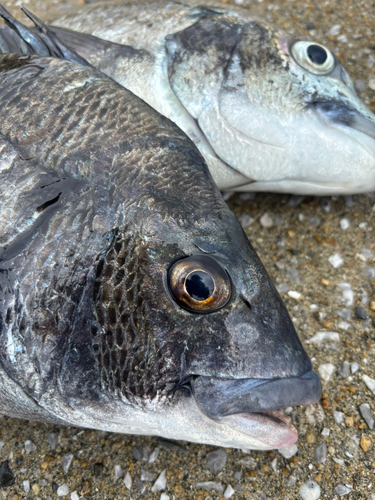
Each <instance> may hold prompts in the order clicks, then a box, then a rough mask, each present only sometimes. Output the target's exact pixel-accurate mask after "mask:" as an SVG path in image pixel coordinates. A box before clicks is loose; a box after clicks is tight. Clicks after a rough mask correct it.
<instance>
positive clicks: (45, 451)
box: [0, 0, 375, 500]
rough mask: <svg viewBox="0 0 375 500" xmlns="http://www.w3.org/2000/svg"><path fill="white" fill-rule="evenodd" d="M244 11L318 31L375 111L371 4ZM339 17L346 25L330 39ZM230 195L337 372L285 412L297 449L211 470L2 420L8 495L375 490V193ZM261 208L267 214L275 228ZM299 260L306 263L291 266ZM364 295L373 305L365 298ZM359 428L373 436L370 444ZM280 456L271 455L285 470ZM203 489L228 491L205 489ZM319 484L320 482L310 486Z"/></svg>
mask: <svg viewBox="0 0 375 500" xmlns="http://www.w3.org/2000/svg"><path fill="white" fill-rule="evenodd" d="M16 3H18V0H8V1H4V3H3V4H4V6H5V7H6V8H7V9H9V10H11V12H12V13H16V14H17V16H18V18H19V19H21V18H22V19H23V17H21V16H20V15H19V7H15V5H16ZM24 3H25V4H26V6H27V7H28V8H29V9H31V10H32V11H33V12H35V14H36V15H39V16H40V17H41V18H42V19H48V18H49V17H50V18H53V17H55V16H56V15H61V14H62V13H65V12H66V11H67V6H68V5H69V4H70V5H73V4H77V0H61V1H57V0H56V1H55V0H29V1H28V2H24ZM200 3H201V4H202V3H204V2H200ZM46 6H47V9H46ZM243 6H244V7H249V6H251V9H252V10H253V11H254V12H256V13H257V14H258V15H260V16H261V17H263V18H266V19H267V20H268V21H270V22H274V23H276V24H277V25H279V26H280V27H282V28H285V29H287V30H289V31H292V32H294V33H295V34H296V35H297V33H301V34H302V35H304V36H306V35H309V36H311V37H312V39H314V40H316V41H317V42H319V43H323V44H327V45H328V46H329V47H331V49H332V50H333V51H334V53H335V54H336V55H337V56H338V57H339V58H340V59H341V60H342V61H343V62H344V63H345V66H346V67H347V69H348V71H349V73H350V74H351V76H352V78H353V80H354V81H355V82H356V89H357V91H358V93H359V94H360V96H361V98H362V99H364V101H365V102H366V103H367V105H368V106H369V107H370V108H371V109H372V111H373V112H374V111H375V93H374V89H373V88H372V83H371V82H372V81H373V80H374V78H375V75H374V68H375V50H374V49H373V48H369V46H375V32H374V26H375V23H374V6H373V1H372V0H358V1H356V2H352V1H351V0H341V1H340V2H338V1H333V0H327V1H325V2H302V0H274V1H271V0H263V1H262V2H259V1H253V0H244V1H243ZM270 7H271V8H270ZM51 10H54V13H52V12H51ZM335 25H339V26H340V30H339V31H338V32H337V34H331V35H328V32H330V30H332V28H333V27H334V26H335ZM336 31H337V28H336ZM334 33H335V31H334ZM342 35H345V38H344V39H343V38H342ZM339 37H340V38H339ZM345 39H346V40H347V42H345V41H344V40H345ZM362 82H363V83H364V84H363V83H362ZM228 204H229V206H230V208H231V209H232V210H233V211H234V213H235V215H236V216H237V217H238V218H240V219H241V222H242V224H243V227H244V230H245V232H246V234H247V235H248V237H249V239H250V240H251V242H252V244H253V246H254V248H255V250H256V251H257V252H258V254H259V256H260V258H261V259H262V261H263V263H264V265H265V266H266V268H267V270H268V271H269V273H270V275H271V277H272V279H273V281H274V283H275V285H276V286H277V287H278V290H279V291H280V293H281V296H282V299H283V300H284V301H285V303H286V305H287V307H288V309H289V312H290V314H291V317H292V318H293V322H294V325H295V327H296V329H297V331H298V334H299V336H300V338H301V341H302V342H303V344H304V346H305V348H306V350H307V352H308V354H309V356H310V358H311V359H312V364H313V369H314V370H315V371H318V368H319V367H321V366H324V365H332V366H334V367H338V369H337V370H336V371H333V372H332V373H331V374H330V378H329V379H328V380H326V383H325V384H324V387H323V397H322V401H321V403H320V404H318V405H314V406H313V407H308V408H307V409H306V408H292V409H291V411H290V412H288V416H289V418H290V419H291V421H292V423H293V424H294V425H295V426H296V428H297V429H298V432H299V441H298V446H296V447H295V448H294V449H293V451H291V452H289V453H288V452H286V451H284V450H280V452H279V451H276V450H273V451H268V452H267V451H250V452H249V453H250V454H248V452H246V453H244V452H243V451H241V450H230V449H226V450H225V453H226V456H227V461H226V464H225V466H224V467H223V468H222V469H221V470H220V471H218V472H217V473H214V472H212V471H211V470H210V469H209V468H208V466H207V455H208V454H209V453H211V452H214V451H216V450H217V447H213V446H208V445H202V444H193V443H170V442H167V441H165V440H159V439H157V438H155V437H147V436H143V437H142V436H126V435H120V434H110V433H106V432H100V431H92V430H85V431H84V433H83V434H81V435H77V434H78V433H79V431H78V430H77V429H75V428H70V427H60V428H59V427H58V426H55V425H52V424H39V423H36V422H32V421H22V420H17V419H11V418H8V417H4V418H3V419H1V420H0V422H1V425H0V427H1V428H0V443H2V447H1V446H0V448H1V449H0V487H1V488H2V489H1V490H0V500H5V499H6V498H7V497H9V499H12V498H13V499H14V500H16V499H21V498H25V499H26V498H30V499H31V498H33V499H34V498H35V499H38V498H39V499H43V500H46V499H48V498H49V499H53V500H55V499H56V498H57V491H58V489H59V488H60V487H62V486H63V485H65V486H66V487H67V488H68V493H66V495H65V496H66V498H68V499H69V498H70V500H77V498H81V497H82V496H83V498H90V500H91V499H92V500H120V499H121V500H122V499H123V498H130V497H131V498H132V499H133V500H139V499H140V498H141V493H140V492H141V491H142V492H143V495H142V499H144V500H151V499H153V500H154V499H155V498H158V499H160V500H172V499H173V498H175V499H176V500H183V499H187V500H190V499H194V500H204V499H205V498H207V497H208V498H212V499H215V500H216V499H220V498H222V496H223V495H224V498H229V495H232V498H235V499H236V498H241V499H242V498H249V499H250V498H251V499H252V500H265V499H267V500H271V499H272V500H273V499H276V498H279V499H280V500H284V499H285V500H289V499H297V498H306V499H307V500H309V497H302V496H301V494H300V488H301V487H302V486H304V485H306V484H308V483H310V482H312V481H314V483H315V484H316V485H318V486H319V488H320V491H321V493H319V495H320V497H321V498H328V499H333V498H335V497H336V498H339V496H340V495H343V496H344V498H345V499H348V500H357V499H361V498H369V499H371V500H373V499H375V458H374V442H375V438H374V430H373V425H374V424H373V418H374V412H375V375H374V366H375V335H374V326H373V321H375V320H374V318H375V263H374V258H373V255H374V254H375V239H374V231H375V195H374V194H370V195H355V196H346V197H345V198H344V197H339V196H336V197H325V198H324V199H323V200H321V199H319V198H314V197H307V196H306V197H304V196H288V195H276V194H258V195H256V194H254V193H242V194H238V195H237V194H235V195H229V197H228ZM373 207H374V208H373ZM266 214H267V216H268V217H269V218H270V219H271V220H272V225H270V226H268V227H267V219H268V217H267V218H266V219H264V216H265V215H266ZM241 217H242V218H241ZM262 217H263V218H262ZM261 218H262V221H263V224H264V222H265V221H266V226H264V225H262V223H261ZM343 220H347V221H348V223H349V226H347V224H344V228H345V229H344V228H343V227H342V225H341V221H343ZM364 250H367V251H368V252H365V251H364ZM369 252H370V253H371V254H372V256H371V255H370V254H369ZM337 256H338V257H337ZM293 257H294V258H297V259H298V262H297V263H295V262H291V258H293ZM333 257H335V258H334V260H333V263H332V262H331V260H332V258H333ZM276 262H282V263H284V267H283V268H279V267H278V266H276V265H275V263H276ZM334 264H335V265H334ZM288 267H292V268H293V269H295V270H297V272H298V277H299V282H298V283H296V281H294V280H293V276H292V275H287V274H286V269H287V268H288ZM342 283H345V284H347V285H348V287H347V288H346V290H347V291H349V290H351V292H352V295H351V304H350V305H348V306H346V305H345V304H346V302H347V301H348V299H349V297H347V298H346V299H345V298H344V294H343V290H342V288H340V286H339V285H340V284H342ZM281 285H282V286H281ZM349 287H350V288H349ZM289 291H292V292H297V293H298V294H299V295H298V299H295V298H294V297H291V296H290V295H288V292H289ZM344 291H345V290H344ZM364 292H366V294H367V297H368V299H367V302H366V303H363V302H362V300H363V298H364V297H366V296H364V295H363V293H364ZM343 299H344V301H343ZM371 304H373V305H371ZM357 307H361V308H363V310H364V311H365V312H366V314H367V317H366V319H359V318H358V317H357V314H356V308H357ZM344 323H345V325H344ZM339 325H341V327H340V326H339ZM343 326H344V328H342V327H343ZM317 332H334V333H337V332H340V341H336V340H332V339H327V340H324V341H321V342H310V343H307V341H308V340H312V338H313V336H314V335H316V334H317ZM330 343H334V344H336V349H332V348H328V346H329V345H330ZM345 361H347V362H348V363H349V364H350V373H349V376H348V377H346V376H343V375H342V368H343V366H344V362H345ZM345 366H347V365H345ZM346 373H347V371H346V368H345V375H346ZM371 419H372V420H371ZM371 422H372V423H371ZM371 426H372V427H371ZM327 430H329V431H330V432H329V433H327V432H326V431H327ZM323 431H324V433H323ZM311 433H312V434H314V436H315V437H316V439H315V443H310V442H309V441H310V439H311V438H310V437H309V438H307V436H310V434H311ZM364 435H365V437H367V438H368V439H370V441H365V440H363V439H362V438H363V437H364ZM308 439H309V441H308ZM361 440H362V441H361ZM25 441H30V442H31V443H33V444H34V445H35V446H36V449H35V450H34V451H30V452H29V453H26V449H25V447H24V443H25ZM360 441H361V442H362V443H364V442H367V443H369V442H370V443H371V442H372V446H371V447H369V448H368V451H364V450H365V449H367V448H366V447H365V448H363V447H362V446H360V445H359V443H360ZM323 443H325V444H326V447H327V453H326V460H325V462H324V463H317V461H316V456H315V454H316V450H317V448H319V447H320V446H321V445H322V444H323ZM156 449H158V450H159V451H158V452H156ZM135 450H137V451H135ZM152 450H153V451H152ZM69 454H71V455H73V459H72V462H71V465H70V467H69V469H68V471H67V472H66V473H65V472H64V471H63V465H62V464H63V459H64V457H65V456H67V455H69ZM276 458H277V462H274V460H275V459H276ZM272 463H274V464H275V463H276V470H277V471H278V473H277V474H275V472H274V470H273V467H272V465H271V464H272ZM115 465H119V466H120V467H121V469H122V471H123V473H124V479H123V480H118V481H115V475H114V467H115ZM145 467H147V469H148V470H149V472H150V473H152V474H155V478H156V479H155V481H153V482H146V481H144V482H143V481H141V479H140V478H141V468H143V469H144V468H145ZM164 470H165V480H166V486H165V490H164V492H157V493H153V492H152V488H153V487H154V485H155V484H156V482H157V481H158V480H159V477H160V476H161V474H162V472H163V471H164ZM41 480H43V481H44V482H42V485H40V484H39V481H41ZM45 483H47V484H46V485H44V484H45ZM27 484H28V485H29V486H28V487H29V492H27V493H26V491H25V485H27ZM202 484H203V485H207V484H208V485H211V486H212V485H215V486H216V488H219V489H217V490H215V489H208V490H207V486H206V487H204V486H202ZM43 485H44V486H43ZM339 487H340V488H339ZM26 488H27V486H26ZM337 488H339V490H337ZM344 489H345V491H346V490H347V491H346V493H343V491H344ZM306 491H308V489H307V490H306ZM311 491H318V488H317V487H314V488H310V492H311ZM69 492H72V493H69ZM223 492H224V493H223ZM233 492H234V493H233ZM306 494H307V493H306ZM315 494H316V493H315ZM11 495H13V496H11ZM16 495H18V496H16ZM320 497H319V496H318V497H315V498H320ZM61 498H64V497H61ZM310 498H314V497H310Z"/></svg>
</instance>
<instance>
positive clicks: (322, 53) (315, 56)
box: [307, 45, 328, 64]
mask: <svg viewBox="0 0 375 500" xmlns="http://www.w3.org/2000/svg"><path fill="white" fill-rule="evenodd" d="M307 55H308V56H309V58H310V60H311V61H312V62H313V63H314V64H324V63H325V62H326V60H327V57H328V56H327V51H326V50H325V49H323V47H320V45H310V46H309V48H308V49H307Z"/></svg>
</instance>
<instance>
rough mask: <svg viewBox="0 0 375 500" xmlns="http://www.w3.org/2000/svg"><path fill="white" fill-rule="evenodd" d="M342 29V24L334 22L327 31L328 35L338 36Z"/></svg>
mask: <svg viewBox="0 0 375 500" xmlns="http://www.w3.org/2000/svg"><path fill="white" fill-rule="evenodd" d="M340 31H341V25H340V24H334V25H333V26H332V28H331V29H330V30H329V31H327V33H326V36H337V35H339V34H340Z"/></svg>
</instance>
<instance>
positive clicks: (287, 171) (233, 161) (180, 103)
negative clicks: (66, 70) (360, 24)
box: [52, 0, 375, 195]
mask: <svg viewBox="0 0 375 500" xmlns="http://www.w3.org/2000/svg"><path fill="white" fill-rule="evenodd" d="M189 3H190V5H187V4H186V2H183V3H182V2H178V1H170V0H168V1H166V0H164V1H160V0H154V1H151V2H147V3H142V2H136V3H125V2H124V1H122V2H117V3H112V2H107V3H106V4H101V5H91V6H87V7H84V8H81V9H80V10H79V11H78V12H74V13H69V14H67V15H65V16H64V17H62V18H60V19H57V20H55V21H53V23H52V24H53V26H54V29H56V32H57V33H58V34H59V36H60V37H61V38H62V39H63V40H64V41H65V42H66V43H67V44H68V45H69V46H70V47H72V48H74V49H75V50H76V51H77V52H78V53H79V54H80V55H82V56H83V57H85V58H86V59H87V60H88V61H89V62H90V63H91V64H92V65H94V66H95V67H97V68H99V69H100V70H101V71H103V72H104V73H106V74H107V75H109V76H111V77H112V78H113V79H115V80H116V81H117V82H119V83H120V84H121V85H123V86H125V87H126V88H128V89H130V90H131V91H132V92H134V93H135V94H136V95H138V96H139V97H141V98H142V99H144V100H145V101H146V102H148V103H149V104H150V105H151V106H152V107H154V108H155V109H157V110H158V111H159V112H160V113H162V114H163V115H165V116H167V117H169V118H170V119H171V120H172V121H174V122H175V123H177V125H178V126H179V127H180V128H181V129H182V130H184V131H185V132H186V133H187V135H188V136H189V137H190V138H191V139H192V140H193V141H194V142H195V144H196V145H197V147H198V148H199V150H200V152H201V153H202V154H203V156H204V157H205V159H206V161H207V163H208V166H209V168H210V171H211V173H212V175H213V178H214V180H215V182H216V184H217V185H218V187H219V188H220V189H222V190H237V191H275V192H286V193H295V194H314V195H323V194H349V193H361V192H366V191H372V190H374V189H375V116H374V114H373V113H372V112H371V111H370V110H369V109H368V108H367V107H366V106H365V105H364V103H363V102H362V101H361V100H360V99H359V97H358V96H357V95H356V92H355V90H354V87H353V83H352V80H351V78H350V76H349V74H348V72H347V71H346V70H345V68H344V67H343V66H342V64H341V63H340V61H339V60H338V59H337V57H336V56H335V55H334V54H333V53H332V52H331V51H330V50H329V49H328V48H327V47H324V46H323V45H321V44H319V43H316V42H313V41H309V40H307V39H306V38H299V37H296V36H294V35H289V34H288V33H285V32H284V31H282V30H280V29H278V28H276V27H275V26H273V25H271V24H270V23H268V22H266V21H260V20H258V19H256V18H254V17H253V16H252V15H251V14H250V13H249V12H247V11H246V10H243V9H240V8H236V7H235V6H222V5H220V4H218V3H215V2H210V1H206V7H196V5H202V2H200V1H199V2H194V0H190V2H189ZM58 27H60V28H58ZM61 28H63V29H61ZM71 30H74V31H71ZM78 32H83V33H85V34H82V33H78ZM90 35H95V36H90ZM98 37H99V38H98Z"/></svg>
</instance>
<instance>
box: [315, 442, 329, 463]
mask: <svg viewBox="0 0 375 500" xmlns="http://www.w3.org/2000/svg"><path fill="white" fill-rule="evenodd" d="M314 457H315V460H316V461H317V463H318V464H324V462H325V461H326V460H327V445H326V443H322V444H320V445H319V446H317V447H316V448H315V451H314Z"/></svg>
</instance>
